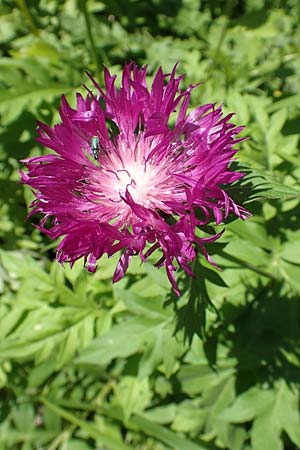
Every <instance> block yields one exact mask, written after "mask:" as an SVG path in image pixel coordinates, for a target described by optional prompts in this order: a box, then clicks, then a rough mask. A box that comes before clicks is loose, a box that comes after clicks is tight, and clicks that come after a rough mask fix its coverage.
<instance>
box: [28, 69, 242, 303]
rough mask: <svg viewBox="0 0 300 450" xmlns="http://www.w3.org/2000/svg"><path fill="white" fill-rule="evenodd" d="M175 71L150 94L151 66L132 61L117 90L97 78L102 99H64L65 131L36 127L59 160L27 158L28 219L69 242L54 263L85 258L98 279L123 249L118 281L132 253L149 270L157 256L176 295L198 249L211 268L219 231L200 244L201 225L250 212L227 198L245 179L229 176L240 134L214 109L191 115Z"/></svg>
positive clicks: (109, 79)
mask: <svg viewBox="0 0 300 450" xmlns="http://www.w3.org/2000/svg"><path fill="white" fill-rule="evenodd" d="M175 70H176V66H175V67H174V69H173V71H172V73H171V75H165V74H163V72H162V69H161V68H159V69H158V71H157V73H156V75H155V77H154V81H153V84H152V86H151V88H148V86H147V83H146V73H147V68H146V67H143V68H141V69H139V68H138V67H137V66H136V65H135V63H131V64H129V65H126V66H125V67H124V69H123V75H122V83H121V87H120V89H117V88H116V87H115V80H116V76H115V75H111V74H110V73H109V71H108V70H107V69H105V71H104V76H105V89H102V88H101V87H100V86H99V85H98V84H97V83H96V82H95V81H94V80H93V79H92V81H93V83H94V85H95V87H96V88H97V91H98V93H97V96H94V95H93V94H92V93H91V92H90V91H89V92H88V94H87V96H86V98H83V97H82V96H81V95H80V94H77V108H76V109H73V108H71V107H70V106H69V104H68V103H67V101H66V99H65V97H62V106H61V109H60V116H61V123H60V124H59V125H55V126H54V128H51V127H49V126H48V125H45V124H43V123H38V131H39V135H40V137H39V138H38V141H39V142H41V143H42V144H43V145H45V146H46V147H48V148H50V149H52V150H54V152H55V153H54V154H48V155H45V156H38V157H34V158H29V159H27V160H25V161H24V162H25V164H26V167H27V169H28V172H27V173H23V172H22V173H21V177H22V182H23V183H25V184H28V185H30V186H31V187H32V188H33V190H34V193H35V197H36V199H35V200H34V201H33V203H32V205H31V207H32V208H33V210H32V212H31V213H30V215H32V214H33V213H40V214H42V215H43V218H42V220H41V224H40V226H39V229H40V230H41V231H43V232H44V233H47V234H48V235H49V236H50V237H51V238H52V239H55V238H58V237H59V236H64V238H63V240H62V241H61V243H60V244H59V246H58V250H57V259H58V261H60V262H61V263H64V262H69V263H70V264H71V265H73V264H74V262H75V261H76V260H78V259H79V258H81V257H84V262H85V265H86V267H87V269H88V270H89V271H91V272H94V271H95V269H96V263H97V260H98V259H99V258H101V256H102V255H103V254H104V253H107V255H108V256H112V255H113V254H115V253H116V252H118V251H119V250H121V251H122V255H121V257H120V259H119V262H118V264H117V267H116V270H115V273H114V277H113V281H114V282H116V281H118V280H120V279H121V278H122V277H123V276H124V274H125V272H126V270H127V268H128V265H129V262H130V260H131V258H132V257H133V256H134V255H139V256H140V259H141V261H143V262H145V261H146V260H147V258H148V257H149V256H150V255H151V254H152V253H153V252H154V251H156V250H158V253H159V256H158V261H157V263H156V266H157V267H161V266H165V268H166V272H167V275H168V278H169V280H170V282H171V284H172V286H173V289H174V291H175V292H176V294H177V295H179V291H178V287H177V284H176V281H175V277H174V271H175V270H176V268H177V267H178V266H180V267H181V268H182V269H184V270H185V271H186V272H187V273H188V274H189V275H191V276H193V274H192V271H191V268H190V267H189V263H190V262H191V261H193V259H194V258H195V257H196V251H195V248H196V247H198V248H199V249H200V250H201V252H202V253H203V255H204V256H205V258H207V260H208V261H210V262H211V263H213V262H212V260H211V259H210V257H209V255H208V254H207V251H206V249H205V244H206V243H209V242H212V241H215V240H216V239H218V238H219V237H220V235H221V233H218V234H216V235H214V236H207V237H203V236H201V233H203V232H201V226H203V225H206V224H208V223H209V222H211V221H215V222H216V224H220V223H221V222H222V220H223V219H224V218H226V217H227V216H228V215H229V214H231V213H232V214H235V215H236V216H238V217H239V218H241V219H244V218H245V217H246V216H247V215H248V212H247V210H245V209H244V208H243V207H241V206H238V205H237V204H235V202H234V201H233V200H232V199H231V198H230V197H229V195H228V194H227V193H226V191H225V187H226V185H230V184H231V183H234V182H235V181H237V180H238V179H239V178H241V177H242V176H243V174H242V173H240V172H234V171H231V170H230V169H229V167H230V163H231V162H232V161H233V159H234V155H235V153H236V151H237V150H236V149H235V148H234V145H235V144H236V143H237V142H239V141H241V140H242V138H236V135H237V134H238V133H239V132H240V131H241V129H242V128H243V127H236V126H235V125H234V124H232V123H230V118H231V116H232V114H230V115H228V116H226V117H222V108H221V107H216V106H215V105H214V104H208V105H203V106H200V107H198V108H196V109H194V110H193V111H192V112H191V113H189V114H187V108H188V105H189V100H190V95H191V91H192V90H193V89H194V88H195V87H196V86H193V85H190V86H189V88H188V89H186V90H180V88H179V85H180V83H181V81H182V78H183V77H176V75H175ZM176 110H177V111H178V112H177V114H176V121H175V125H174V122H173V124H172V125H170V117H171V115H172V114H173V113H174V112H175V111H176ZM46 225H47V226H46Z"/></svg>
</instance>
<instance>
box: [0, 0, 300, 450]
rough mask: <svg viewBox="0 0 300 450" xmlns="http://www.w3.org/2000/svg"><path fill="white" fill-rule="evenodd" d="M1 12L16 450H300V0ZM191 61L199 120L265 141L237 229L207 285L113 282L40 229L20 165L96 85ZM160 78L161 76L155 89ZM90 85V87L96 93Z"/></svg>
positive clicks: (5, 436)
mask: <svg viewBox="0 0 300 450" xmlns="http://www.w3.org/2000/svg"><path fill="white" fill-rule="evenodd" d="M224 4H225V2H222V1H218V0H214V1H212V2H209V1H204V0H203V1H200V0H182V1H179V0H167V1H159V0H151V1H147V2H146V1H145V2H144V1H134V0H126V1H125V0H121V1H110V0H107V1H104V2H98V1H89V2H85V1H82V2H81V1H78V2H76V1H75V0H66V1H61V2H56V1H50V2H48V1H46V0H40V1H37V2H36V1H28V2H25V1H22V0H19V1H16V2H12V1H8V0H7V1H5V0H2V2H1V3H0V12H1V17H0V42H1V54H0V114H1V131H0V133H1V139H0V166H1V171H0V197H1V214H0V239H1V244H2V245H1V247H2V249H1V252H0V262H1V265H0V292H1V304H0V336H1V340H0V387H1V391H0V394H1V400H0V401H1V412H0V416H1V420H0V422H1V424H0V448H1V449H3V450H15V449H23V450H25V449H26V450H29V449H30V450H31V449H39V450H42V449H49V450H56V449H60V450H88V449H96V448H97V449H108V450H123V449H124V450H125V449H139V450H164V449H176V450H218V449H228V450H292V449H297V448H299V447H300V416H299V382H300V299H299V292H300V229H299V223H300V220H299V219H300V214H299V200H300V186H299V179H300V164H299V161H300V156H299V124H300V107H299V103H300V94H299V92H300V59H299V41H300V27H299V23H300V22H299V9H300V8H299V3H298V1H297V0H287V1H274V2H271V1H267V0H244V1H242V0H240V1H239V0H235V1H234V0H232V1H227V2H226V5H225V6H224ZM131 59H134V60H136V61H137V63H139V64H148V66H149V71H150V73H151V72H152V73H153V71H154V70H155V69H156V68H157V67H158V65H160V64H162V66H163V69H164V70H165V71H168V70H170V69H171V68H172V66H173V65H174V63H175V62H176V61H180V65H179V71H180V72H181V73H186V74H187V83H189V82H192V83H196V82H199V81H203V82H204V83H203V84H202V85H201V86H200V87H199V88H198V89H196V90H195V91H194V93H193V96H192V103H193V105H194V106H196V105H199V104H203V103H206V102H216V103H224V105H225V109H226V111H235V112H236V114H237V123H244V124H245V125H246V126H247V128H246V130H245V131H244V135H248V136H250V139H249V140H248V141H245V142H243V143H242V144H241V151H240V154H239V159H240V161H241V162H240V163H239V164H240V165H241V166H244V170H245V171H246V172H247V175H246V177H245V178H244V179H243V182H242V183H240V185H239V186H236V187H235V188H234V189H233V191H232V195H233V197H234V198H236V199H237V200H238V199H239V197H240V196H242V197H243V199H244V201H245V202H246V205H247V207H248V208H249V209H250V211H251V212H252V214H253V216H252V218H251V219H249V220H247V221H245V222H242V221H232V222H230V223H228V224H227V225H226V232H225V233H224V235H223V237H222V239H221V240H220V241H218V244H211V245H210V247H209V248H210V253H211V254H213V258H214V260H215V261H216V262H217V263H218V265H219V266H220V267H221V268H222V269H223V270H222V271H221V272H220V271H218V270H217V269H214V268H213V267H211V266H209V265H208V264H207V263H206V262H205V261H204V259H203V258H202V257H199V260H197V261H196V263H195V264H194V268H193V269H194V272H195V274H196V278H195V279H188V277H185V276H183V274H182V273H179V274H178V283H179V286H180V289H181V291H182V292H183V294H182V296H181V297H180V298H179V299H177V298H175V296H174V294H172V293H171V290H170V287H169V284H168V281H167V280H166V277H165V274H164V273H163V271H160V270H158V269H155V268H154V267H153V266H151V265H150V264H149V265H147V264H145V265H142V266H140V265H139V264H138V263H133V264H132V265H131V267H130V269H129V274H128V275H127V276H126V277H125V278H124V279H123V280H122V281H121V282H119V283H118V284H116V285H112V282H111V279H112V273H113V270H114V267H115V263H116V261H115V258H113V259H112V260H109V259H106V260H102V262H101V263H100V265H99V268H98V271H97V272H96V274H94V275H91V274H88V273H87V272H86V271H85V270H83V268H82V263H81V262H79V263H77V264H76V265H75V267H74V268H73V269H72V270H71V269H69V268H68V267H64V268H63V267H61V266H60V265H59V264H58V263H57V262H56V261H55V248H56V245H57V243H52V242H50V241H49V240H48V239H47V238H46V237H45V236H42V235H41V234H40V232H39V231H38V230H37V229H36V228H34V227H32V225H31V224H30V223H28V222H24V217H25V216H26V214H27V207H28V205H29V203H30V202H31V200H32V193H31V192H30V190H29V189H27V188H25V187H24V186H22V185H20V184H19V182H18V180H19V175H18V169H19V168H20V163H19V160H20V159H24V158H27V157H28V156H33V155H38V154H41V153H42V152H44V151H45V149H42V148H41V147H39V145H38V144H37V143H36V142H35V137H36V130H35V127H36V125H35V120H36V119H39V120H42V121H44V122H46V123H49V124H53V123H55V122H57V121H58V115H57V107H58V105H59V101H60V95H61V94H62V93H66V94H67V97H68V99H69V100H70V101H71V102H73V100H74V93H75V92H76V91H81V92H83V91H84V88H83V87H82V84H83V83H87V84H88V81H87V78H86V77H85V75H84V71H85V70H88V71H90V72H91V73H93V75H94V76H96V77H98V78H100V81H101V76H102V75H101V73H102V67H103V65H104V64H105V65H107V66H109V67H110V69H111V70H112V71H115V72H117V73H118V72H120V69H121V66H122V65H123V63H124V62H128V61H130V60H131ZM150 78H151V76H150ZM90 87H91V86H90Z"/></svg>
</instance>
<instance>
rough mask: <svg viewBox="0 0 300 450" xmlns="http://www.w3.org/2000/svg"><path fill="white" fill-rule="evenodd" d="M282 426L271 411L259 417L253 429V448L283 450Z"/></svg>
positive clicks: (254, 449)
mask: <svg viewBox="0 0 300 450" xmlns="http://www.w3.org/2000/svg"><path fill="white" fill-rule="evenodd" d="M280 434H281V433H280V427H279V426H278V423H277V421H276V418H275V417H274V416H273V415H272V414H271V413H270V411H268V412H266V413H265V414H262V415H260V416H259V417H257V418H256V419H255V420H254V422H253V426H252V429H251V443H252V449H253V450H266V449H272V450H283V442H282V440H281V439H280Z"/></svg>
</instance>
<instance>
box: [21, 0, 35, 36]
mask: <svg viewBox="0 0 300 450" xmlns="http://www.w3.org/2000/svg"><path fill="white" fill-rule="evenodd" d="M16 3H17V5H18V7H19V9H20V11H21V12H22V14H23V15H24V17H25V18H26V20H27V22H28V25H29V28H30V30H31V32H32V33H33V34H34V35H35V36H39V34H40V32H39V30H38V28H37V27H36V25H35V23H34V20H33V17H32V15H31V12H30V10H29V9H28V6H27V4H26V1H25V0H16Z"/></svg>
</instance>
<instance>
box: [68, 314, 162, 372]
mask: <svg viewBox="0 0 300 450" xmlns="http://www.w3.org/2000/svg"><path fill="white" fill-rule="evenodd" d="M157 325H158V324H157V321H155V320H150V319H145V318H143V319H142V318H136V319H135V318H134V319H133V318H132V319H129V320H127V321H125V322H123V323H120V324H118V325H115V326H114V327H113V329H112V330H111V331H109V332H108V333H106V334H105V335H104V336H102V337H100V338H96V339H94V340H93V341H92V342H91V343H90V345H89V346H88V347H87V348H86V349H85V350H84V351H83V352H82V353H81V354H80V355H79V357H78V358H77V359H76V360H75V363H76V364H78V365H96V366H97V365H100V366H105V365H107V364H109V363H110V362H111V361H112V360H113V359H115V358H119V357H122V358H126V357H128V356H130V355H133V354H134V353H138V352H141V351H142V348H143V344H144V343H145V342H146V341H147V337H148V335H151V333H152V329H153V328H155V327H156V326H157ZM129 336H130V338H129Z"/></svg>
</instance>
